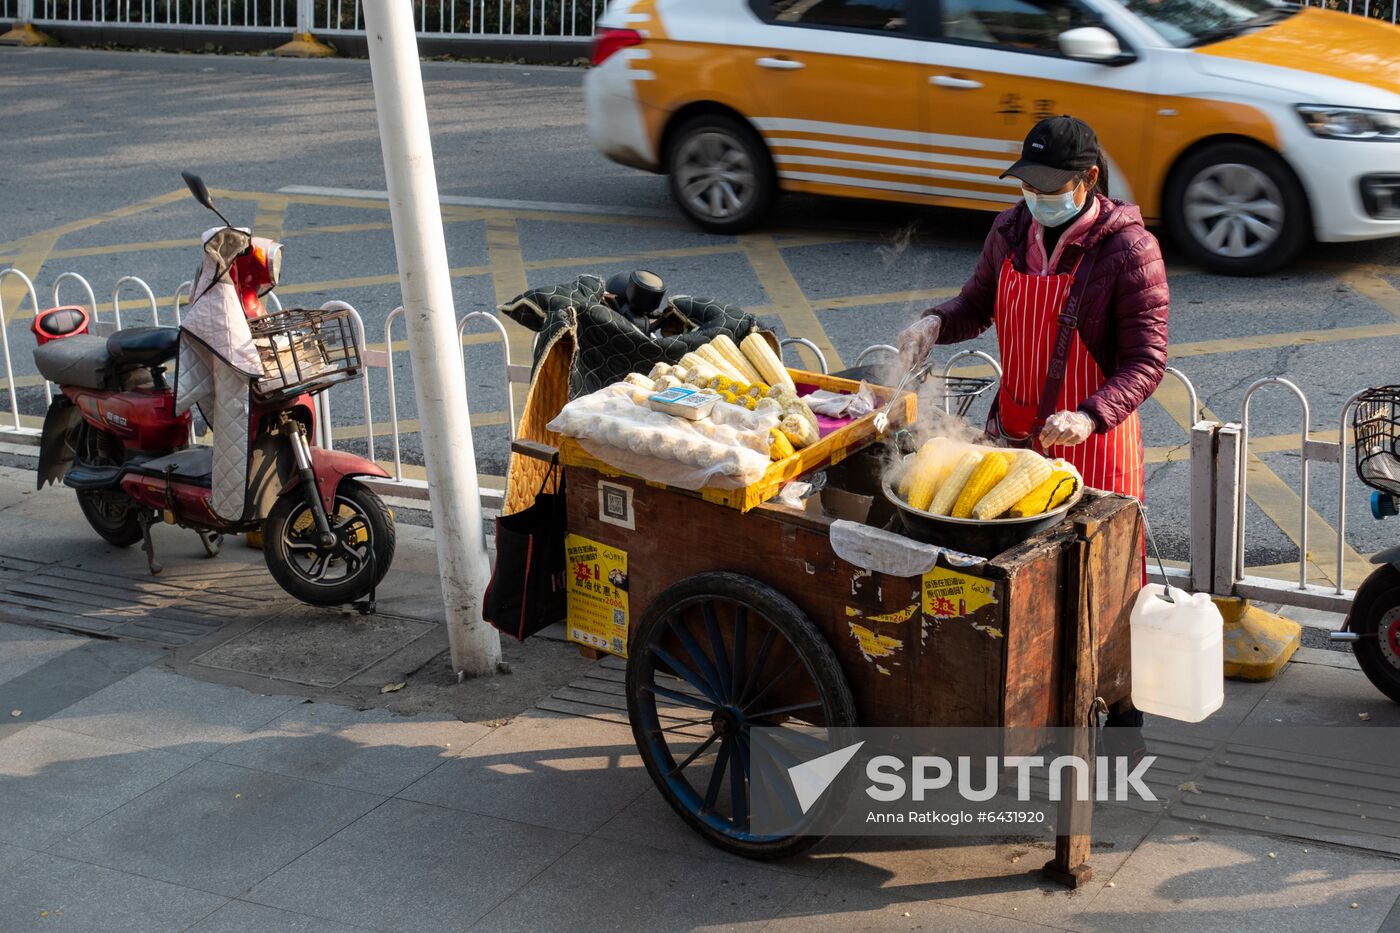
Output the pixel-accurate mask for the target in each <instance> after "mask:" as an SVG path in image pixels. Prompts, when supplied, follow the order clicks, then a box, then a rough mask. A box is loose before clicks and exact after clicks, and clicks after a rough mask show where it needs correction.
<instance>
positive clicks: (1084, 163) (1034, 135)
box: [1000, 116, 1099, 191]
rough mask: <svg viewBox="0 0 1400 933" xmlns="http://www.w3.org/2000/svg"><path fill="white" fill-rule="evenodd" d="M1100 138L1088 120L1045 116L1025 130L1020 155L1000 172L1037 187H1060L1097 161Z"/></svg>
mask: <svg viewBox="0 0 1400 933" xmlns="http://www.w3.org/2000/svg"><path fill="white" fill-rule="evenodd" d="M1098 161H1099V139H1098V137H1097V136H1095V135H1094V131H1093V129H1092V128H1090V126H1089V124H1087V123H1085V122H1084V121H1083V120H1077V119H1075V118H1074V117H1070V116H1058V117H1046V118H1045V119H1044V120H1041V121H1040V122H1039V123H1037V124H1036V125H1035V126H1034V127H1032V128H1031V131H1030V132H1029V133H1027V134H1026V141H1025V142H1024V143H1022V144H1021V158H1020V160H1019V161H1018V162H1016V164H1014V165H1012V166H1011V167H1010V168H1009V169H1007V170H1006V171H1004V172H1002V173H1001V176H1000V177H1002V178H1005V177H1006V176H1008V175H1010V176H1011V177H1013V178H1019V179H1021V181H1023V182H1025V183H1026V184H1028V185H1030V186H1031V187H1032V188H1035V189H1036V190H1038V191H1058V190H1059V189H1060V188H1063V187H1064V186H1065V185H1067V184H1069V182H1070V181H1071V180H1073V179H1074V178H1076V177H1078V176H1079V175H1082V174H1084V173H1085V172H1087V171H1089V169H1091V168H1093V167H1094V166H1095V165H1097V164H1098Z"/></svg>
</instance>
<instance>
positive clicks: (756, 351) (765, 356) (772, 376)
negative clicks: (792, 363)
mask: <svg viewBox="0 0 1400 933" xmlns="http://www.w3.org/2000/svg"><path fill="white" fill-rule="evenodd" d="M739 349H740V351H741V352H742V353H743V354H744V356H745V357H746V358H747V359H748V361H749V363H750V364H752V365H753V368H754V369H755V370H756V371H757V372H758V377H759V379H761V380H763V381H764V382H766V383H768V384H769V385H771V386H779V385H781V386H786V387H787V388H788V389H789V390H792V389H796V385H794V384H793V381H792V377H791V376H789V375H788V371H787V367H785V366H784V365H783V361H782V360H781V359H780V358H779V357H778V355H777V354H776V353H774V352H773V348H772V347H770V346H768V341H766V340H764V339H763V338H762V337H761V336H759V335H758V333H757V332H754V333H752V334H749V335H748V336H747V337H745V338H744V339H743V340H741V341H739Z"/></svg>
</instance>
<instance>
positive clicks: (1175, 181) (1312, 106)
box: [585, 0, 1400, 274]
mask: <svg viewBox="0 0 1400 933" xmlns="http://www.w3.org/2000/svg"><path fill="white" fill-rule="evenodd" d="M593 63H594V67H593V68H592V69H590V71H589V72H588V74H587V75H586V77H585V97H586V100H587V105H588V125H589V132H590V134H591V137H592V139H593V142H594V145H596V146H597V148H598V149H599V150H601V151H602V152H603V153H604V154H606V155H607V156H608V157H610V158H612V159H614V160H616V161H618V162H621V163H623V164H626V165H630V166H634V167H637V168H642V169H646V170H649V171H655V172H664V173H665V174H667V175H668V176H669V178H670V186H671V191H672V194H673V196H674V197H675V200H676V202H677V204H679V205H680V207H681V209H682V210H683V211H684V212H685V213H686V214H687V215H688V216H689V217H691V218H692V219H693V220H694V221H695V222H696V223H697V224H699V225H700V226H702V227H704V228H705V229H708V230H713V231H718V232H730V233H732V232H737V231H740V230H744V229H747V228H751V227H753V226H754V225H755V224H757V223H759V222H760V221H761V220H762V219H763V218H764V216H765V215H766V214H767V213H768V212H769V210H770V209H771V208H772V206H773V204H774V201H775V199H776V198H777V196H778V194H779V192H780V191H803V192H810V193H815V194H825V195H837V196H843V197H858V198H877V199H886V200H898V201H913V202H917V203H925V204H938V205H944V206H953V207H965V208H974V209H981V210H1000V209H1002V208H1004V207H1006V206H1008V205H1010V204H1012V203H1014V202H1015V201H1016V200H1017V199H1018V198H1019V197H1020V190H1019V183H1018V182H1017V181H1016V180H1015V179H1014V178H1009V179H1005V180H1000V179H998V178H997V175H998V174H999V173H1000V172H1001V171H1002V170H1003V169H1004V168H1006V166H1007V165H1008V164H1010V163H1011V162H1013V161H1015V159H1016V158H1017V156H1018V154H1019V152H1020V148H1021V141H1022V140H1023V139H1024V137H1025V134H1026V133H1027V131H1029V129H1030V127H1031V126H1032V125H1033V124H1034V123H1035V122H1036V121H1037V120H1039V119H1041V118H1042V117H1045V116H1049V115H1053V114H1060V113H1068V114H1072V115H1074V116H1077V117H1080V118H1081V119H1084V120H1085V121H1087V122H1088V123H1089V124H1091V125H1092V126H1093V127H1094V129H1095V130H1096V131H1097V133H1098V136H1099V139H1100V141H1101V142H1102V144H1103V146H1104V149H1105V153H1106V155H1107V157H1108V165H1109V173H1110V187H1111V191H1112V193H1113V195H1114V196H1115V197H1119V198H1123V199H1125V200H1129V201H1135V202H1137V203H1138V204H1139V205H1141V207H1142V211H1143V214H1144V216H1145V217H1147V218H1148V220H1149V222H1164V223H1165V224H1166V226H1167V227H1168V229H1169V230H1170V232H1171V233H1172V234H1173V235H1174V237H1175V239H1176V240H1177V241H1178V243H1179V244H1180V245H1181V246H1182V247H1183V248H1184V249H1185V250H1186V251H1187V252H1189V253H1190V254H1191V255H1192V256H1193V257H1194V258H1195V259H1196V260H1198V261H1199V262H1200V263H1201V264H1203V265H1204V266H1205V267H1207V268H1209V269H1212V270H1215V271H1220V272H1227V273H1235V274H1253V273H1258V272H1263V271H1267V270H1269V269H1273V268H1276V267H1278V266H1279V265H1281V264H1283V263H1285V262H1287V261H1288V260H1289V259H1290V258H1291V257H1293V256H1294V255H1296V254H1297V252H1298V251H1299V250H1300V249H1301V248H1302V247H1303V246H1304V245H1305V244H1306V243H1307V242H1309V238H1310V237H1315V238H1317V239H1318V240H1324V241H1345V240H1364V239H1374V238H1379V237H1390V236H1396V235H1397V234H1400V28H1397V27H1396V26H1393V25H1390V24H1388V23H1382V22H1379V21H1376V20H1369V19H1366V18H1364V17H1361V16H1352V15H1348V14H1345V13H1334V12H1328V11H1323V10H1319V9H1314V8H1299V7H1297V6H1295V5H1292V4H1283V3H1279V2H1277V0H938V2H932V0H927V2H926V0H613V2H612V3H611V4H610V5H609V7H608V9H607V12H606V13H605V15H604V16H603V17H602V18H601V19H600V20H599V28H598V32H597V34H596V36H595V39H594V46H593Z"/></svg>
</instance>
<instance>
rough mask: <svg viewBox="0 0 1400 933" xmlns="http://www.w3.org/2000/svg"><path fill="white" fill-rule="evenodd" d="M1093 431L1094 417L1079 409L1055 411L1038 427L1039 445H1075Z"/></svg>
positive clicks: (1082, 441)
mask: <svg viewBox="0 0 1400 933" xmlns="http://www.w3.org/2000/svg"><path fill="white" fill-rule="evenodd" d="M1093 433H1094V419H1093V418H1090V417H1089V416H1088V415H1086V414H1084V413H1083V412H1081V411H1057V412H1055V413H1054V414H1053V415H1051V416H1050V417H1049V418H1046V419H1045V427H1043V428H1041V429H1040V446H1041V447H1077V446H1078V445H1080V444H1082V443H1084V442H1085V441H1086V440H1088V439H1089V435H1090V434H1093Z"/></svg>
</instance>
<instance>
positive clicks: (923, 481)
mask: <svg viewBox="0 0 1400 933" xmlns="http://www.w3.org/2000/svg"><path fill="white" fill-rule="evenodd" d="M940 459H942V456H941V451H940V450H939V445H938V444H936V443H935V442H933V441H926V442H925V443H924V445H923V446H922V447H920V448H919V452H918V453H917V454H915V455H914V459H913V460H912V461H910V463H909V469H908V470H906V471H905V473H904V482H905V483H906V489H907V492H906V494H905V497H904V498H905V501H907V502H908V503H909V504H910V505H912V506H913V507H914V508H916V509H919V510H920V511H924V510H927V509H928V507H929V505H930V504H932V502H933V496H934V493H936V492H937V491H938V481H939V479H940V476H939V474H940V472H941V473H944V474H947V473H951V472H952V465H951V464H947V465H945V467H944V469H943V470H940V469H939V462H938V461H939V460H940Z"/></svg>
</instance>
